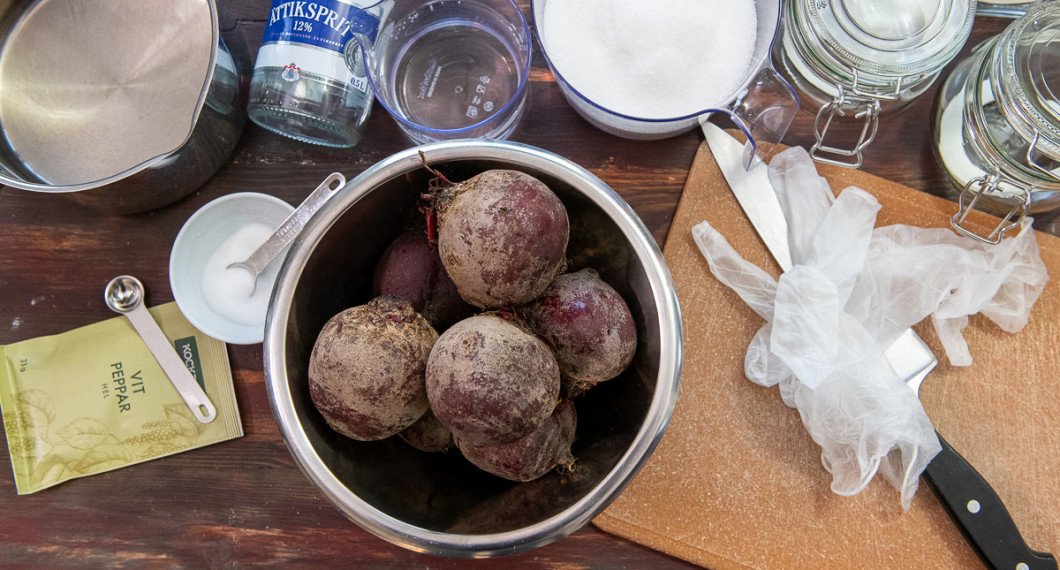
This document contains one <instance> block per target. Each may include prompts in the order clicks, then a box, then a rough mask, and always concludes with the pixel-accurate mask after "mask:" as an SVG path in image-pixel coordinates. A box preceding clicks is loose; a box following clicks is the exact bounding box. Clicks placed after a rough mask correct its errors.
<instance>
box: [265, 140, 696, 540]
mask: <svg viewBox="0 0 1060 570" xmlns="http://www.w3.org/2000/svg"><path fill="white" fill-rule="evenodd" d="M418 151H422V152H423V154H424V156H425V157H426V159H427V162H428V163H429V164H431V165H432V166H433V167H435V168H439V169H441V170H442V171H444V172H445V173H446V175H447V176H448V177H450V178H452V179H456V180H462V179H465V178H467V177H470V176H471V175H474V174H475V173H478V172H481V171H483V170H486V169H490V168H509V169H515V170H521V171H524V172H527V173H529V174H532V175H534V176H536V177H538V178H539V179H541V180H542V181H543V182H545V183H546V184H547V185H548V186H549V187H550V188H552V189H553V190H554V191H555V192H556V194H557V195H558V196H559V197H560V198H561V199H562V200H563V202H564V204H565V205H566V207H567V210H568V215H569V217H570V220H571V235H572V237H571V245H570V247H569V250H568V253H569V257H570V258H571V265H572V268H573V269H577V268H578V267H580V266H586V265H589V266H594V267H596V268H597V269H598V270H600V272H601V275H602V276H603V277H604V278H605V279H606V280H607V281H608V282H609V283H611V285H612V286H614V287H615V288H616V289H617V290H618V291H619V292H620V293H621V294H622V295H623V297H624V298H625V299H626V301H627V302H628V303H629V305H630V309H631V310H632V312H633V314H634V317H635V319H636V321H637V325H638V332H639V335H640V345H639V347H638V350H637V354H636V357H635V358H634V361H633V364H632V365H631V366H630V368H629V369H628V370H627V371H626V372H624V373H623V374H622V375H621V376H619V377H618V378H615V379H613V380H610V381H608V382H605V383H603V384H600V385H598V386H596V387H595V388H593V389H592V390H590V391H589V392H588V393H586V394H585V395H584V396H582V397H580V398H579V399H578V400H576V401H575V404H576V406H577V411H578V433H577V437H576V440H575V443H574V450H573V451H574V455H575V458H576V462H577V463H576V465H575V470H574V472H573V473H571V474H569V475H566V476H563V477H562V479H563V480H562V481H561V476H560V475H559V474H558V473H551V474H549V475H546V476H545V477H543V478H541V479H538V480H536V481H532V482H530V483H521V484H515V483H510V482H507V481H503V480H500V479H498V478H496V477H493V476H491V475H488V474H486V473H484V472H482V471H479V470H478V469H476V468H474V467H472V466H471V465H470V464H469V463H467V462H466V461H465V460H464V459H463V458H461V457H460V455H459V454H458V453H455V452H454V453H445V454H428V453H422V452H419V451H416V450H414V449H412V448H411V447H410V446H408V445H406V444H405V443H404V442H403V441H401V440H400V439H398V438H390V439H387V440H383V441H378V442H358V441H353V440H350V439H347V438H345V437H343V436H341V435H339V434H337V433H335V432H333V431H332V430H331V429H330V428H328V426H327V425H326V424H325V423H324V420H323V418H322V417H321V416H320V415H319V414H318V413H317V411H316V409H315V408H314V407H313V404H312V402H311V401H310V398H309V390H308V388H307V372H306V371H307V366H308V359H309V355H310V352H311V350H312V346H313V342H314V340H315V339H316V337H317V333H318V332H319V331H320V329H321V327H322V326H323V325H324V322H325V321H326V320H327V319H328V318H330V317H331V316H332V315H334V314H335V313H338V312H339V311H341V310H343V309H346V308H348V307H351V306H354V305H358V304H362V303H364V302H366V301H368V300H369V299H370V297H371V281H372V272H373V268H374V266H375V264H376V262H377V260H378V259H379V257H380V256H381V254H382V253H383V250H384V249H385V248H386V247H387V245H388V244H389V243H390V241H391V240H393V239H394V238H395V237H396V236H397V235H398V233H399V232H400V231H401V229H402V223H403V221H404V219H405V216H406V214H407V213H409V212H410V210H411V209H412V208H414V207H415V205H416V201H417V198H418V196H419V194H420V192H421V191H422V190H423V189H425V188H426V187H427V182H428V179H429V178H430V175H429V174H428V173H427V172H426V171H425V170H424V168H423V166H422V164H421V162H420V158H419V155H418ZM264 361H265V376H266V383H267V386H268V391H269V398H270V400H271V403H272V408H273V413H274V414H275V416H276V420H277V422H278V423H279V426H280V431H281V433H282V434H283V437H284V440H285V441H286V442H287V446H288V447H289V449H290V451H291V454H292V455H293V456H294V458H295V461H296V462H297V463H298V465H299V466H300V467H301V468H302V470H303V471H304V472H305V474H306V476H308V477H309V479H310V480H312V481H313V483H315V484H316V485H317V486H318V487H320V489H321V490H322V491H323V493H324V494H325V495H326V496H327V497H328V498H329V499H331V501H332V502H333V503H335V505H336V506H337V507H338V508H339V509H340V510H341V511H342V512H343V513H344V514H345V515H346V516H347V517H349V518H350V519H352V520H353V521H355V522H356V523H358V524H359V525H361V526H362V527H364V528H365V529H367V530H368V531H370V532H372V533H374V534H376V535H378V536H380V537H382V538H384V539H386V540H388V541H390V542H393V543H395V544H398V545H401V546H403V547H406V548H409V549H411V550H415V551H420V552H428V553H432V554H442V555H452V556H465V557H472V556H473V557H484V556H494V555H501V554H511V553H515V552H520V551H524V550H528V549H531V548H535V547H537V546H541V545H543V544H546V543H548V542H551V541H553V540H556V539H558V538H560V537H563V536H565V535H567V534H569V533H571V532H573V531H575V530H577V529H578V528H580V527H581V526H582V525H584V524H585V523H587V522H588V521H589V520H590V519H592V518H593V517H594V516H595V515H596V514H598V513H599V512H600V511H602V510H603V509H604V508H605V507H606V506H607V505H608V504H609V503H610V502H611V501H612V500H613V499H614V498H615V497H616V496H617V495H618V493H620V492H621V491H622V489H623V488H624V487H625V486H626V485H627V484H628V483H629V482H630V480H631V479H632V477H633V476H634V475H635V474H636V472H637V471H638V470H639V469H640V468H641V466H642V465H643V464H644V462H645V461H646V460H647V458H648V456H649V454H650V453H651V452H652V450H653V449H654V448H655V446H656V444H657V443H658V442H659V438H660V437H661V436H662V433H663V430H664V429H665V427H666V425H667V422H668V421H669V419H670V415H671V413H672V411H673V407H674V402H675V400H676V398H677V389H678V382H679V377H680V371H681V362H682V336H681V317H680V312H679V309H678V304H677V296H676V294H675V291H674V287H673V282H672V281H671V278H670V273H669V270H668V269H667V267H666V264H665V262H664V261H663V258H662V255H661V253H660V251H659V248H658V246H657V245H656V244H655V241H654V239H653V238H652V236H651V234H650V233H649V232H648V230H647V229H646V228H645V227H644V224H643V223H642V222H641V221H640V219H639V218H638V217H637V215H636V214H635V213H634V212H633V210H632V209H631V208H630V207H629V205H628V204H626V203H625V201H623V200H622V198H621V197H619V196H618V195H617V194H616V193H615V192H614V191H613V190H611V189H610V188H609V187H608V186H607V185H606V184H604V183H603V182H602V181H601V180H600V179H598V178H597V177H595V176H593V175H592V174H591V173H589V172H588V171H586V170H585V169H583V168H581V167H579V166H577V165H575V164H573V163H571V162H570V161H569V160H567V159H565V158H562V157H560V156H557V155H555V154H552V153H549V152H546V151H543V150H540V149H537V148H533V147H530V146H526V145H521V144H517V143H511V142H496V141H486V140H467V141H451V142H442V143H436V144H431V145H426V146H423V147H419V148H418V149H415V148H414V149H409V150H406V151H403V152H401V153H398V154H396V155H394V156H392V157H390V158H388V159H386V160H384V161H382V162H380V163H378V164H376V165H375V166H373V167H371V168H369V169H368V170H366V171H365V172H364V173H363V174H361V175H360V176H358V177H357V178H355V179H354V180H352V181H351V182H350V183H349V184H347V185H346V187H344V188H343V189H341V190H340V191H339V195H336V196H334V197H333V198H332V200H331V201H330V202H329V203H328V204H327V205H326V206H325V207H324V209H322V210H321V211H320V212H318V213H317V215H316V216H314V218H313V219H312V220H311V221H310V223H309V224H308V225H307V226H306V228H305V230H304V231H303V233H302V235H301V236H300V237H299V238H298V240H297V241H296V242H295V244H294V245H293V247H292V249H291V252H290V254H289V255H288V256H287V258H286V261H285V262H284V265H283V267H282V269H281V270H280V275H279V277H278V279H277V283H276V287H275V289H274V290H273V296H272V301H271V304H270V308H269V318H268V322H267V323H266V331H265V342H264Z"/></svg>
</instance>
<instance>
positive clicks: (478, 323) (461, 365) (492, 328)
mask: <svg viewBox="0 0 1060 570" xmlns="http://www.w3.org/2000/svg"><path fill="white" fill-rule="evenodd" d="M559 388H560V374H559V366H557V364H556V359H555V357H553V355H552V351H550V350H549V348H548V346H546V345H545V343H544V342H542V341H541V340H540V339H538V338H537V337H536V336H534V335H533V334H531V333H530V332H528V331H527V330H525V329H523V328H522V327H521V326H519V325H518V324H516V323H514V322H511V321H509V320H506V319H505V318H503V317H501V316H500V315H498V314H493V313H487V314H483V315H477V316H474V317H471V318H468V319H464V320H462V321H460V322H459V323H456V324H455V325H453V326H452V327H450V328H449V330H447V331H445V332H444V333H443V334H442V335H441V336H440V337H439V338H438V342H437V343H435V345H434V349H433V350H432V351H431V355H430V358H429V359H428V361H427V397H428V399H429V401H430V404H431V410H432V411H433V412H434V415H435V416H436V417H437V418H438V421H440V422H442V425H444V426H445V427H447V428H449V430H450V431H452V432H453V437H454V438H459V439H461V440H463V441H466V442H470V443H474V444H480V445H481V444H493V443H501V442H508V441H513V440H516V439H519V438H521V437H524V436H526V435H527V434H529V433H530V432H532V431H534V430H535V429H537V428H538V427H539V426H540V425H541V424H542V422H544V421H545V419H546V418H548V417H549V414H551V413H552V410H553V409H554V408H555V407H556V401H557V399H558V397H559Z"/></svg>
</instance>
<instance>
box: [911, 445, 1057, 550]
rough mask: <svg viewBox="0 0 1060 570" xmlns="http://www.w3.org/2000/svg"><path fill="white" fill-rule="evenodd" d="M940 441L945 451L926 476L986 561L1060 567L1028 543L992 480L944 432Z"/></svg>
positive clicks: (940, 453) (925, 478)
mask: <svg viewBox="0 0 1060 570" xmlns="http://www.w3.org/2000/svg"><path fill="white" fill-rule="evenodd" d="M935 433H936V434H938V432H935ZM939 443H941V444H942V451H940V452H939V454H938V455H936V456H935V458H934V459H932V460H931V463H929V464H928V466H927V469H925V470H924V480H925V481H927V483H928V485H930V486H931V489H932V490H933V491H934V492H935V495H936V496H938V498H939V500H940V501H941V502H942V504H943V506H945V507H946V510H948V511H949V512H950V516H951V517H952V518H953V520H954V521H955V522H956V523H957V525H958V526H960V528H961V531H962V532H964V536H965V537H966V538H967V539H968V542H969V543H970V544H971V545H972V546H973V547H975V550H976V551H977V552H978V553H979V557H980V558H982V559H983V562H985V563H986V564H987V565H988V566H990V567H992V568H997V569H1000V570H1017V569H1018V570H1038V569H1042V570H1057V567H1056V559H1055V558H1053V556H1052V555H1051V554H1049V553H1047V552H1035V551H1033V550H1031V549H1030V547H1028V546H1027V543H1026V542H1025V541H1024V540H1023V537H1022V536H1020V531H1019V529H1018V528H1016V523H1015V521H1013V520H1012V516H1011V515H1009V513H1008V510H1007V509H1006V508H1005V505H1004V503H1002V502H1001V497H998V496H997V493H995V492H994V489H993V488H991V487H990V483H987V482H986V479H983V476H982V475H980V474H979V472H978V471H976V470H975V467H972V465H971V464H970V463H968V461H967V460H965V459H964V458H963V457H961V454H960V453H957V451H956V450H955V449H953V447H952V446H950V444H949V443H948V442H947V441H946V440H945V439H943V438H942V435H939Z"/></svg>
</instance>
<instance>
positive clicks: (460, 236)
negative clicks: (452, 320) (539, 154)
mask: <svg viewBox="0 0 1060 570" xmlns="http://www.w3.org/2000/svg"><path fill="white" fill-rule="evenodd" d="M435 211H436V212H437V215H438V226H439V227H438V250H439V253H440V254H441V258H442V264H443V265H444V266H445V269H446V271H447V272H448V273H449V276H450V277H451V278H452V280H453V283H455V284H456V287H457V290H458V291H460V295H461V296H462V297H463V298H464V300H466V301H467V302H469V303H471V304H472V305H475V306H476V307H482V308H500V307H508V306H514V305H519V304H522V303H525V302H527V301H530V300H531V299H534V298H535V297H537V296H538V295H540V294H541V292H542V291H544V290H545V287H548V284H549V283H550V282H551V281H552V279H553V278H554V277H555V276H556V275H558V274H559V273H561V272H562V271H563V268H564V267H565V263H566V262H565V255H566V249H567V240H568V239H569V237H570V225H569V221H568V219H567V211H566V209H565V208H564V207H563V203H562V202H560V200H559V198H558V197H557V196H556V195H555V193H553V192H552V190H550V189H549V188H548V186H545V184H544V183H542V182H541V181H540V180H538V179H536V178H534V177H532V176H530V175H528V174H524V173H522V172H517V171H514V170H487V171H486V172H483V173H481V174H479V175H477V176H475V177H473V178H471V179H469V180H467V181H465V182H461V183H459V184H454V185H452V186H448V187H445V188H442V189H441V190H440V191H439V193H438V195H437V196H436V198H435Z"/></svg>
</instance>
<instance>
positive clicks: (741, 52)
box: [541, 0, 758, 119]
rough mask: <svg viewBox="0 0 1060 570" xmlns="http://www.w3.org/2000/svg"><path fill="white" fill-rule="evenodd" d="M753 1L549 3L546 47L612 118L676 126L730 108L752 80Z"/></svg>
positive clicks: (574, 0) (544, 35)
mask: <svg viewBox="0 0 1060 570" xmlns="http://www.w3.org/2000/svg"><path fill="white" fill-rule="evenodd" d="M757 29H758V18H757V12H756V10H755V4H754V2H753V1H751V0H666V2H646V1H644V0H549V2H548V4H547V5H545V8H544V17H543V22H542V24H541V34H542V41H543V43H544V47H545V50H546V51H547V53H548V56H549V58H550V59H551V60H552V63H553V65H554V66H555V67H556V69H557V70H558V71H559V73H560V74H561V75H562V76H563V78H564V79H565V80H566V81H567V82H568V83H570V84H571V85H572V86H573V87H574V88H575V89H577V90H578V91H579V92H581V93H582V94H583V95H585V96H586V97H587V98H589V99H590V100H592V101H593V102H595V103H597V104H599V105H601V106H603V107H606V108H607V109H610V110H612V111H616V112H618V113H622V114H625V115H631V116H635V117H642V118H655V119H661V118H672V117H678V116H683V115H689V114H693V113H696V112H697V111H702V110H703V109H706V108H709V107H711V106H714V105H719V104H721V103H723V102H724V101H725V100H726V99H727V98H728V97H729V96H730V95H732V94H733V93H734V92H735V91H736V90H737V89H739V87H740V86H741V85H742V84H743V82H744V80H745V79H747V77H748V75H749V74H750V71H751V70H750V67H751V59H752V55H753V53H754V48H755V36H756V31H757Z"/></svg>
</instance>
